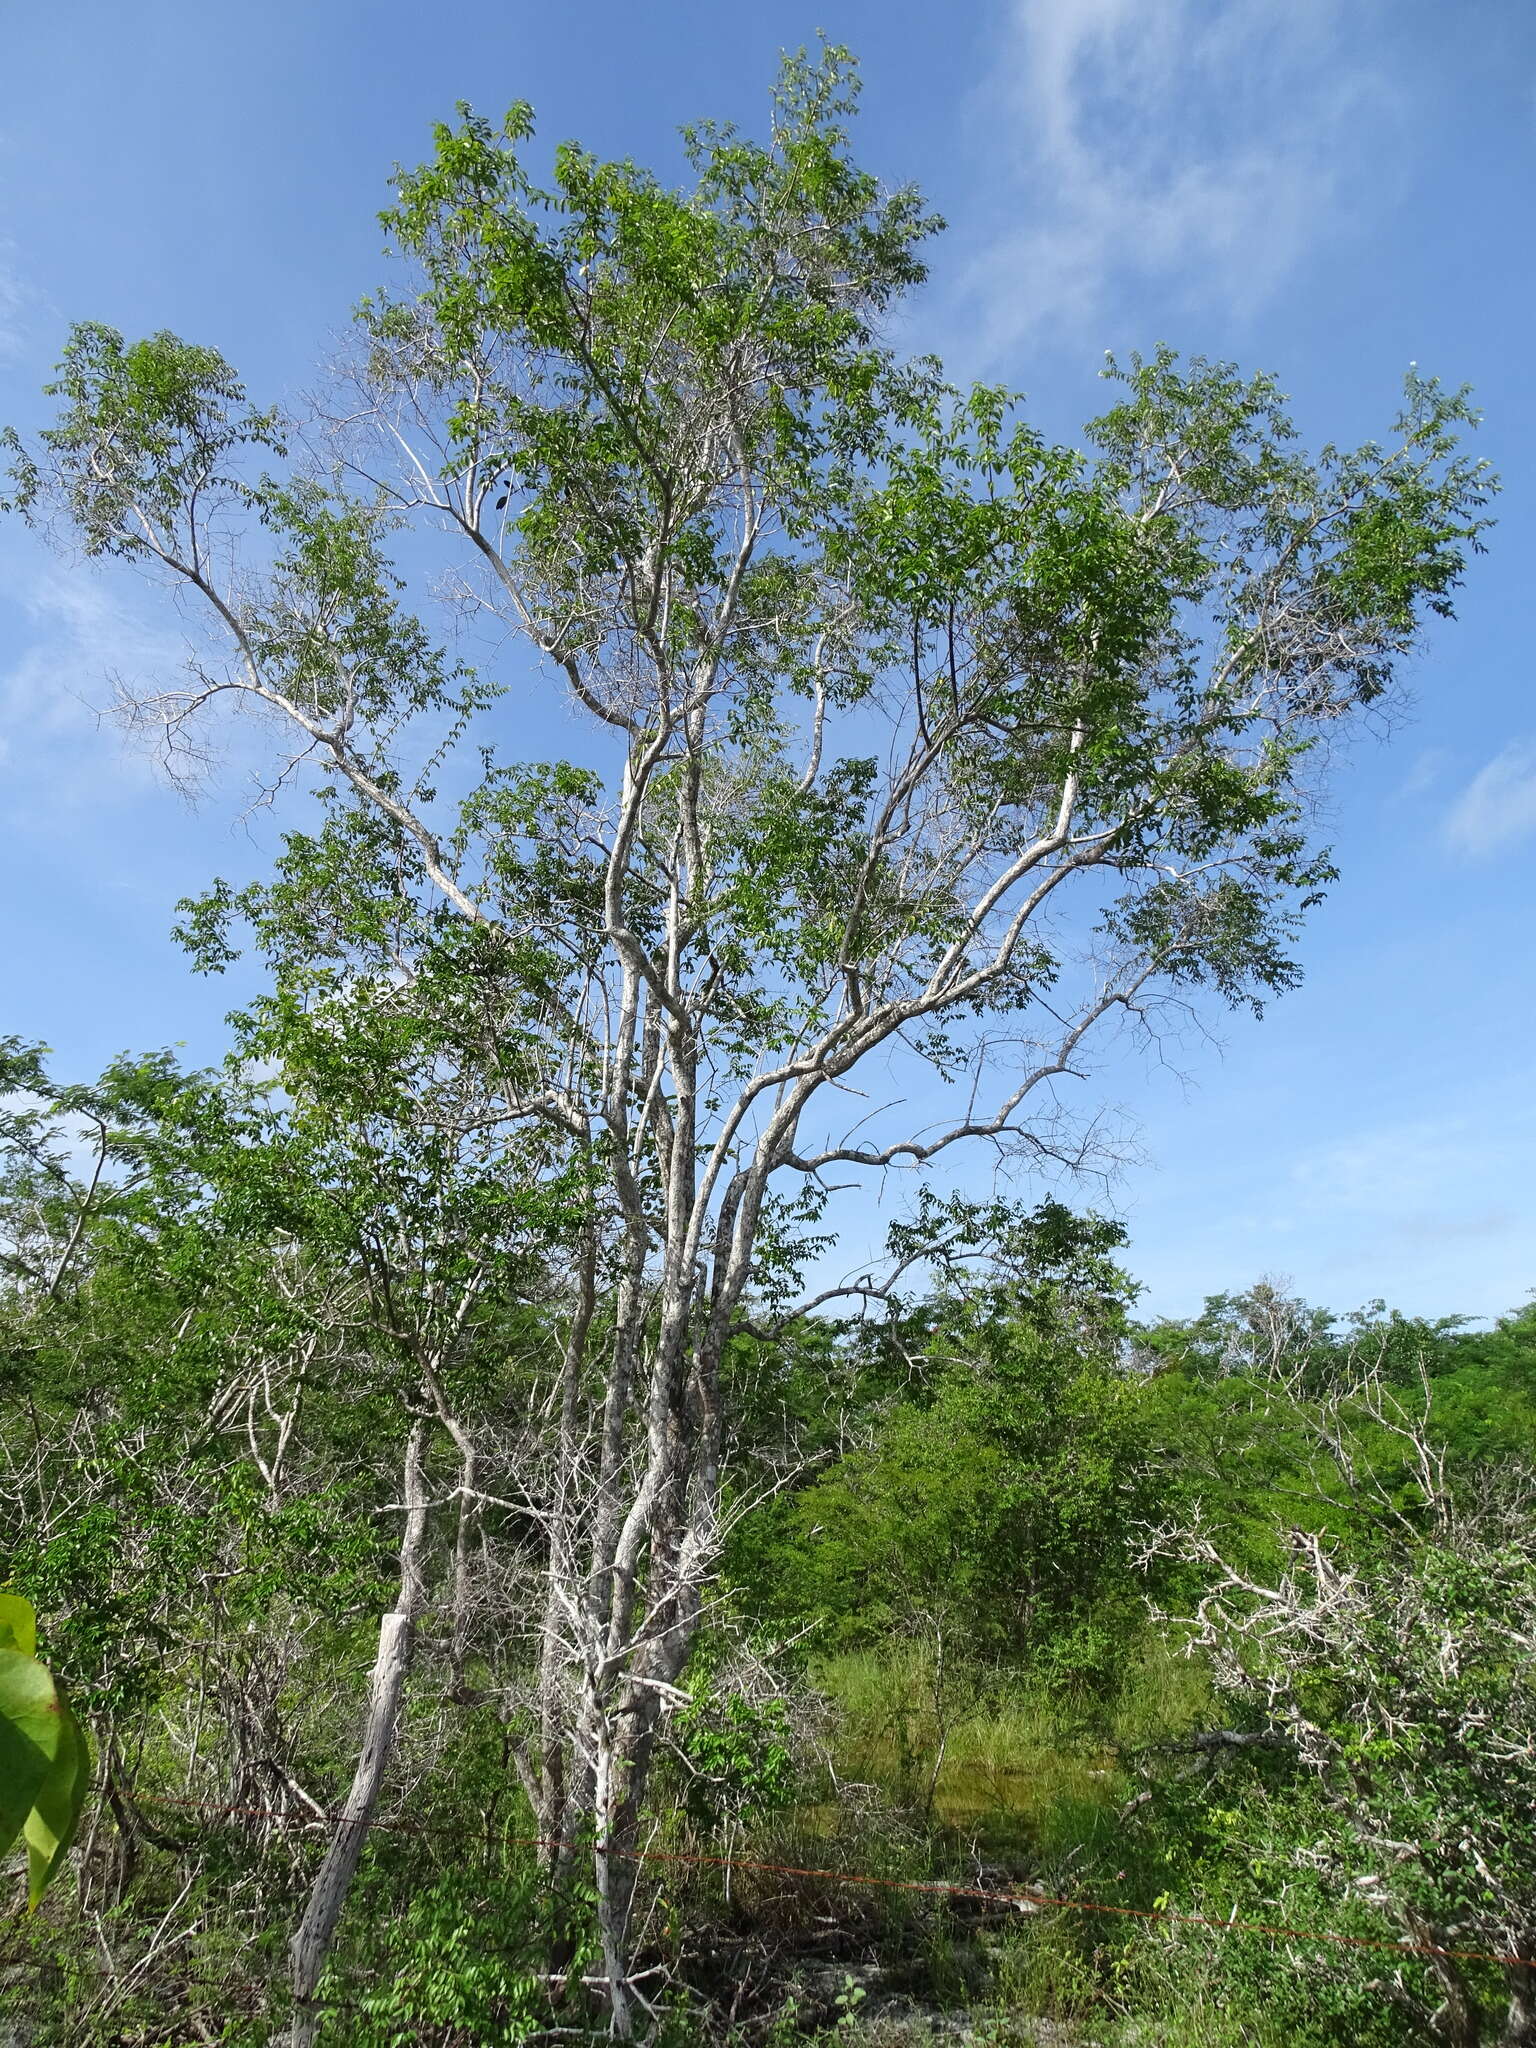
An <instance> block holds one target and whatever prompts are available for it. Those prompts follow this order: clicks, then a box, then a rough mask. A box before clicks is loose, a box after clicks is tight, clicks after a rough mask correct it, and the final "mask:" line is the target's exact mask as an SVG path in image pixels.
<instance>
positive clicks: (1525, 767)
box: [1445, 740, 1536, 858]
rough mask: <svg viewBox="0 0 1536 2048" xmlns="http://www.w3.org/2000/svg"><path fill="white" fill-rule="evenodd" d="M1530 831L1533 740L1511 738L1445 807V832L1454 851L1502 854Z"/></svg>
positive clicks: (1534, 788) (1535, 824) (1535, 806)
mask: <svg viewBox="0 0 1536 2048" xmlns="http://www.w3.org/2000/svg"><path fill="white" fill-rule="evenodd" d="M1533 832H1536V740H1514V741H1511V743H1510V744H1509V745H1508V746H1507V747H1505V749H1504V750H1503V752H1502V753H1499V754H1495V755H1494V757H1493V759H1492V760H1491V761H1490V762H1489V763H1488V765H1487V766H1486V767H1485V768H1480V769H1479V770H1478V772H1477V774H1476V775H1474V776H1473V778H1472V780H1471V781H1470V782H1469V783H1468V784H1467V786H1466V788H1465V789H1464V790H1463V791H1462V793H1461V795H1460V796H1459V797H1458V798H1457V799H1456V801H1455V803H1454V804H1453V805H1452V806H1451V809H1450V812H1449V813H1448V815H1447V817H1446V820H1445V836H1446V838H1447V840H1448V841H1449V842H1450V844H1451V846H1452V847H1454V848H1455V850H1456V851H1457V852H1458V853H1465V854H1470V855H1472V856H1473V857H1474V858H1475V857H1476V856H1478V855H1480V854H1492V853H1503V852H1504V851H1505V850H1506V849H1507V848H1509V847H1511V846H1514V845H1516V844H1517V843H1518V842H1519V841H1520V840H1522V839H1524V838H1527V837H1528V836H1529V835H1530V834H1531V833H1533Z"/></svg>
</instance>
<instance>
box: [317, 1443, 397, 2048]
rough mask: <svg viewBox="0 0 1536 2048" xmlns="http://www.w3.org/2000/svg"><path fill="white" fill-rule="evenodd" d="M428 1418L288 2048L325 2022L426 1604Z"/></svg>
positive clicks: (320, 1880) (320, 1883)
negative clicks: (325, 1997)
mask: <svg viewBox="0 0 1536 2048" xmlns="http://www.w3.org/2000/svg"><path fill="white" fill-rule="evenodd" d="M426 1427H427V1426H426V1424H425V1422H422V1421H417V1422H415V1423H413V1424H412V1425H411V1434H410V1438H409V1440H408V1442H407V1445H406V1452H405V1535H404V1537H403V1539H402V1541H401V1545H400V1592H399V1597H398V1598H397V1599H396V1601H395V1604H394V1607H393V1608H392V1609H391V1611H390V1612H389V1613H388V1614H386V1615H384V1616H383V1618H382V1619H381V1621H380V1623H379V1649H378V1655H377V1656H376V1657H375V1659H374V1664H373V1680H372V1683H371V1685H370V1687H369V1693H368V1714H367V1719H366V1720H365V1721H364V1724H363V1745H362V1750H361V1753H360V1754H359V1756H358V1760H357V1769H356V1771H355V1772H354V1774H353V1778H352V1787H351V1790H350V1791H349V1792H348V1794H347V1799H346V1804H345V1806H344V1807H343V1808H342V1811H341V1817H340V1820H339V1822H338V1825H337V1828H336V1833H335V1834H334V1835H333V1836H332V1838H331V1846H330V1848H329V1849H327V1851H326V1853H325V1860H324V1862H323V1863H322V1864H321V1865H320V1870H319V1873H318V1875H317V1876H316V1878H315V1882H314V1888H313V1889H312V1891H311V1892H310V1895H309V1901H308V1903H307V1905H306V1906H305V1908H304V1917H303V1918H302V1919H301V1920H300V1922H299V1925H298V1927H297V1929H296V1931H295V1933H294V1936H293V1939H292V1941H291V1942H290V1943H289V1945H288V1955H289V1960H290V1965H291V1970H290V1983H291V1986H292V1990H293V2020H292V2024H291V2027H290V2030H289V2036H288V2039H289V2043H290V2048H310V2044H311V2043H312V2042H313V2041H314V2038H315V2035H316V2033H317V2031H318V2029H319V2025H320V2009H319V2007H318V2006H317V2005H316V2003H315V1993H316V1991H317V1990H318V1989H319V1985H320V1979H321V1976H322V1975H323V1973H324V1970H325V1965H326V1961H327V1959H328V1957H329V1956H330V1953H331V1945H332V1943H333V1941H334V1940H335V1935H336V1923H337V1921H338V1920H339V1919H340V1918H341V1909H342V1906H343V1905H344V1904H345V1903H346V1897H347V1891H348V1888H349V1886H350V1885H351V1883H352V1878H353V1874H354V1872H355V1871H356V1869H357V1862H358V1858H359V1857H360V1856H361V1855H362V1853H363V1844H364V1842H365V1841H366V1840H367V1838H368V1830H369V1827H370V1825H371V1824H372V1821H373V1810H374V1807H375V1806H376V1805H377V1803H378V1797H379V1790H380V1787H381V1786H382V1785H383V1782H384V1774H385V1772H386V1771H387V1770H388V1768H389V1761H390V1758H391V1756H392V1755H393V1753H394V1747H395V1729H396V1726H397V1723H398V1720H399V1713H400V1698H401V1694H402V1692H403V1691H404V1688H405V1675H406V1671H407V1669H408V1668H409V1665H410V1661H411V1648H412V1644H413V1641H414V1638H415V1633H416V1616H417V1614H418V1612H419V1611H420V1607H421V1595H422V1573H421V1552H422V1546H423V1543H424V1540H425V1537H426V1530H427V1498H426V1487H425V1484H424V1480H423V1475H422V1469H421V1466H422V1448H423V1445H424V1443H425V1440H426Z"/></svg>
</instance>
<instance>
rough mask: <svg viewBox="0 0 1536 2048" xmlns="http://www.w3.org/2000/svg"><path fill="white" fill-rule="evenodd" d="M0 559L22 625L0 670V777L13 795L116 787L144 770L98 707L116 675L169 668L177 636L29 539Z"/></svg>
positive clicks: (78, 796)
mask: <svg viewBox="0 0 1536 2048" xmlns="http://www.w3.org/2000/svg"><path fill="white" fill-rule="evenodd" d="M7 557H8V558H7V559H6V560H5V562H4V563H3V565H0V571H3V573H0V585H3V586H5V587H6V595H7V596H9V597H10V599H11V601H12V603H13V604H14V606H15V610H16V613H17V614H18V615H19V619H18V623H20V624H21V626H22V631H21V633H20V634H19V635H18V636H17V638H18V640H19V641H20V651H19V653H18V654H17V655H16V656H15V658H14V659H13V660H12V662H11V664H10V666H9V667H8V668H6V669H4V670H3V671H0V779H3V780H4V782H5V783H6V784H7V785H9V790H10V792H11V798H12V802H13V803H17V802H22V803H24V802H25V801H26V799H27V797H28V795H29V793H34V794H36V795H38V796H43V795H44V793H46V801H47V802H48V803H49V804H50V805H57V804H58V803H59V802H60V801H63V802H64V803H66V804H68V803H71V802H79V801H82V800H85V799H90V800H99V799H100V798H101V797H102V796H104V795H107V794H111V793H117V794H122V793H124V792H126V791H127V790H128V789H130V788H133V787H135V786H139V787H142V786H143V785H144V784H145V783H147V782H148V781H149V779H150V778H151V773H152V771H151V768H150V764H149V762H148V761H147V759H145V758H144V757H143V756H142V755H139V754H137V753H134V752H133V751H131V750H130V749H128V748H126V747H125V746H124V744H123V740H122V735H121V734H120V733H119V732H118V731H117V729H116V727H115V725H114V724H113V722H112V721H111V720H110V719H109V718H106V717H105V716H104V715H103V712H104V707H106V706H108V705H109V704H110V703H111V700H112V693H113V682H114V679H115V678H117V677H122V678H124V679H125V680H129V679H132V680H142V679H144V678H147V677H153V676H160V677H164V676H168V675H171V674H174V673H175V671H176V670H177V668H178V667H179V666H180V664H181V662H182V661H183V659H184V658H185V641H184V639H183V638H182V637H181V636H180V635H178V634H176V633H174V632H169V631H167V630H165V629H164V628H163V627H160V626H157V625H154V624H151V623H150V622H148V621H146V620H145V619H144V618H142V617H141V616H138V615H136V614H135V613H134V611H133V610H132V609H131V608H130V607H129V605H128V604H127V603H126V602H125V601H124V600H123V598H122V597H120V596H119V595H118V593H117V592H116V591H115V590H114V589H113V588H111V587H110V586H109V584H108V583H107V582H106V581H104V580H103V579H102V578H100V577H98V576H94V575H92V574H90V573H88V572H87V571H85V570H83V569H79V568H76V569H73V570H72V569H70V568H68V567H66V566H65V565H63V564H60V563H57V562H54V561H51V560H49V559H48V558H47V557H46V556H41V557H40V556H39V555H38V553H37V552H36V551H35V550H33V549H31V548H30V547H26V546H22V547H20V548H17V549H16V550H15V551H14V552H12V551H11V550H9V549H8V550H7Z"/></svg>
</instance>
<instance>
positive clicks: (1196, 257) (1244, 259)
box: [962, 0, 1391, 358]
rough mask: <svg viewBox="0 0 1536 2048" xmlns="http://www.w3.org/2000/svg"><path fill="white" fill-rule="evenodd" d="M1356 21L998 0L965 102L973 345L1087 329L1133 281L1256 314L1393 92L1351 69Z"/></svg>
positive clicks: (991, 347)
mask: <svg viewBox="0 0 1536 2048" xmlns="http://www.w3.org/2000/svg"><path fill="white" fill-rule="evenodd" d="M1367 12H1368V13H1371V14H1374V13H1375V9H1374V7H1373V6H1365V7H1362V6H1360V5H1356V6H1350V5H1347V4H1345V0H1159V4H1157V5H1148V4H1147V0H1011V4H1010V5H1009V7H1008V11H1007V13H1006V16H1005V18H1004V26H1003V32H1002V38H1001V46H1000V49H999V51H998V54H997V59H996V62H995V64H994V67H993V74H992V79H991V82H990V84H989V86H988V87H987V89H986V91H985V93H984V94H983V96H982V100H983V108H984V111H985V114H986V117H987V119H986V134H987V150H988V159H987V160H988V167H989V177H990V179H991V181H992V184H993V190H994V193H995V197H996V201H997V203H996V205H995V207H994V210H993V218H992V219H991V220H989V221H988V222H987V223H986V233H987V242H986V247H985V251H984V253H983V254H981V255H980V256H978V257H977V258H976V260H975V261H974V262H973V263H972V265H971V266H970V270H969V273H968V275H967V276H966V277H965V278H964V279H963V281H962V293H963V295H964V297H965V298H966V299H967V300H968V301H969V302H970V303H971V307H972V310H973V313H974V316H975V319H976V322H977V324H978V325H979V328H980V333H981V350H982V353H983V354H984V355H985V356H988V357H994V358H995V357H996V356H997V355H999V354H1000V353H1002V352H1003V351H1004V350H1006V349H1007V348H1008V347H1010V346H1011V345H1012V344H1014V343H1016V342H1018V341H1019V340H1021V339H1022V338H1024V337H1025V336H1026V335H1030V334H1032V333H1034V332H1035V331H1036V330H1038V329H1040V328H1042V327H1051V326H1055V327H1064V328H1067V329H1070V330H1075V331H1079V332H1080V331H1082V330H1083V329H1085V328H1088V327H1090V326H1092V325H1094V324H1096V323H1097V324H1100V325H1101V326H1102V323H1103V321H1104V317H1105V314H1106V312H1107V310H1109V309H1110V308H1111V307H1112V306H1113V304H1114V302H1115V300H1116V298H1117V296H1118V295H1119V294H1120V293H1122V292H1123V291H1124V290H1126V289H1127V288H1140V289H1145V288H1146V287H1147V285H1148V284H1149V283H1153V284H1159V285H1162V286H1165V287H1167V288H1169V289H1171V290H1172V291H1173V292H1174V293H1175V295H1176V296H1178V297H1181V298H1183V299H1185V300H1187V301H1190V302H1193V303H1203V304H1208V305H1214V306H1215V307H1217V308H1218V309H1220V310H1221V311H1223V312H1224V313H1226V314H1228V315H1235V316H1238V317H1242V316H1244V315H1246V314H1248V313H1250V312H1252V311H1253V310H1254V309H1255V308H1256V307H1258V306H1259V305H1261V304H1262V303H1263V302H1264V301H1265V300H1266V299H1267V298H1268V297H1270V296H1271V295H1272V294H1273V293H1274V291H1275V290H1276V288H1277V287H1278V286H1279V285H1280V283H1281V282H1282V281H1283V280H1284V279H1285V277H1286V276H1287V275H1288V274H1289V273H1290V272H1291V271H1292V270H1293V268H1294V267H1295V265H1296V264H1297V262H1298V260H1299V259H1300V258H1301V256H1302V255H1303V253H1304V252H1305V250H1306V249H1307V248H1308V246H1309V245H1311V244H1312V243H1313V242H1314V241H1315V240H1316V239H1317V238H1318V237H1319V236H1321V235H1322V234H1325V233H1326V232H1328V227H1327V225H1326V223H1329V222H1335V223H1336V222H1337V220H1338V219H1339V217H1340V211H1341V205H1342V201H1343V195H1344V193H1345V190H1346V188H1347V185H1348V182H1349V180H1348V173H1349V169H1350V166H1351V164H1352V163H1354V162H1355V161H1357V159H1358V154H1359V152H1360V151H1361V150H1362V149H1363V148H1365V147H1368V146H1369V139H1368V133H1367V131H1368V130H1369V128H1370V126H1371V124H1372V118H1373V117H1376V116H1379V115H1380V114H1381V113H1382V111H1383V110H1384V108H1385V107H1386V106H1387V105H1388V104H1389V103H1390V97H1391V96H1390V94H1388V93H1387V92H1386V90H1385V89H1384V87H1383V85H1382V84H1381V82H1380V81H1379V79H1377V78H1376V77H1375V76H1374V74H1373V73H1372V72H1371V71H1370V70H1369V68H1368V67H1366V66H1364V65H1362V64H1361V63H1360V62H1359V61H1354V60H1352V58H1353V51H1354V49H1355V48H1356V46H1357V45H1358V42H1359V30H1360V26H1361V16H1362V13H1367ZM1346 31H1348V33H1347V34H1346ZM1010 220H1011V221H1012V222H1014V223H1016V224H1015V225H1009V224H1008V223H1009V221H1010Z"/></svg>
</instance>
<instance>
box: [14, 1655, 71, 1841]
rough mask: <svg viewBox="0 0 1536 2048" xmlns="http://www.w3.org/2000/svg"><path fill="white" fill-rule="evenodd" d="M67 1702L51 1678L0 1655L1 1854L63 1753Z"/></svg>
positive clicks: (27, 1660)
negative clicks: (63, 1704)
mask: <svg viewBox="0 0 1536 2048" xmlns="http://www.w3.org/2000/svg"><path fill="white" fill-rule="evenodd" d="M60 1708H61V1702H60V1700H59V1696H58V1691H57V1688H56V1687H55V1685H54V1682H53V1678H52V1676H51V1674H50V1673H49V1672H48V1671H47V1670H46V1669H45V1667H44V1666H43V1665H41V1664H39V1663H38V1662H37V1661H36V1659H35V1658H32V1657H28V1656H25V1655H23V1653H22V1652H21V1651H20V1650H11V1649H3V1650H0V1855H4V1854H5V1852H6V1851H7V1850H8V1849H9V1848H10V1846H11V1844H12V1842H14V1841H15V1839H16V1837H17V1835H18V1834H19V1833H20V1832H21V1826H22V1823H23V1821H25V1819H26V1817H27V1815H28V1814H29V1813H30V1812H31V1810H32V1805H33V1802H34V1800H35V1799H36V1798H37V1795H38V1793H39V1791H40V1790H41V1787H42V1784H43V1781H44V1779H45V1778H46V1777H47V1775H48V1772H49V1769H50V1767H51V1766H52V1764H53V1762H54V1760H55V1758H56V1757H57V1755H58V1751H59V1742H60V1735H61V1730H62V1727H63V1722H62V1719H61V1713H60Z"/></svg>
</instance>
